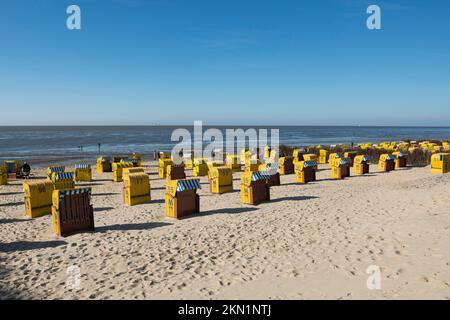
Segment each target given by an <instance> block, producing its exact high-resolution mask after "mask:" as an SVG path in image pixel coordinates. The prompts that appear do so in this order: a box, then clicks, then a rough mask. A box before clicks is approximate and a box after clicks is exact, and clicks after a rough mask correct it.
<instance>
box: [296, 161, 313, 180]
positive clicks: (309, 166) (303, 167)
mask: <svg viewBox="0 0 450 320" xmlns="http://www.w3.org/2000/svg"><path fill="white" fill-rule="evenodd" d="M316 166H317V162H316V161H314V160H310V161H300V162H299V163H298V164H297V165H296V166H295V182H297V183H308V182H313V181H316Z"/></svg>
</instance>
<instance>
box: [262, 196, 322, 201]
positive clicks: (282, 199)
mask: <svg viewBox="0 0 450 320" xmlns="http://www.w3.org/2000/svg"><path fill="white" fill-rule="evenodd" d="M313 199H319V197H316V196H294V197H282V198H276V199H270V202H281V201H304V200H313Z"/></svg>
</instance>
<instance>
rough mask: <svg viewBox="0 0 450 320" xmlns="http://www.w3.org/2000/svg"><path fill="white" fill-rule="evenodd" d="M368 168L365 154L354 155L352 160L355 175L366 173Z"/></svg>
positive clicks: (367, 159) (367, 158)
mask: <svg viewBox="0 0 450 320" xmlns="http://www.w3.org/2000/svg"><path fill="white" fill-rule="evenodd" d="M369 170H370V166H369V157H367V156H365V155H359V156H356V157H355V159H354V160H353V173H354V174H356V175H364V174H368V173H369Z"/></svg>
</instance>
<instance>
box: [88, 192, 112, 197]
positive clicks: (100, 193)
mask: <svg viewBox="0 0 450 320" xmlns="http://www.w3.org/2000/svg"><path fill="white" fill-rule="evenodd" d="M116 194H119V193H117V192H99V193H93V194H92V196H113V195H116Z"/></svg>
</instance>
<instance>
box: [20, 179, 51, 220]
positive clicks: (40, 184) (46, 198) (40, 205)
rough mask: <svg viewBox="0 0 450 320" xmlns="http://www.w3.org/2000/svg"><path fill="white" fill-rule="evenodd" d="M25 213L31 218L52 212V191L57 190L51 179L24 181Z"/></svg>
mask: <svg viewBox="0 0 450 320" xmlns="http://www.w3.org/2000/svg"><path fill="white" fill-rule="evenodd" d="M22 185H23V191H24V194H25V196H24V200H25V214H26V215H27V216H28V217H30V218H36V217H40V216H43V215H46V214H51V213H52V193H53V191H54V190H55V187H54V185H53V183H52V182H51V181H50V180H47V179H46V180H34V181H31V180H27V181H24V182H23V184H22Z"/></svg>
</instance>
